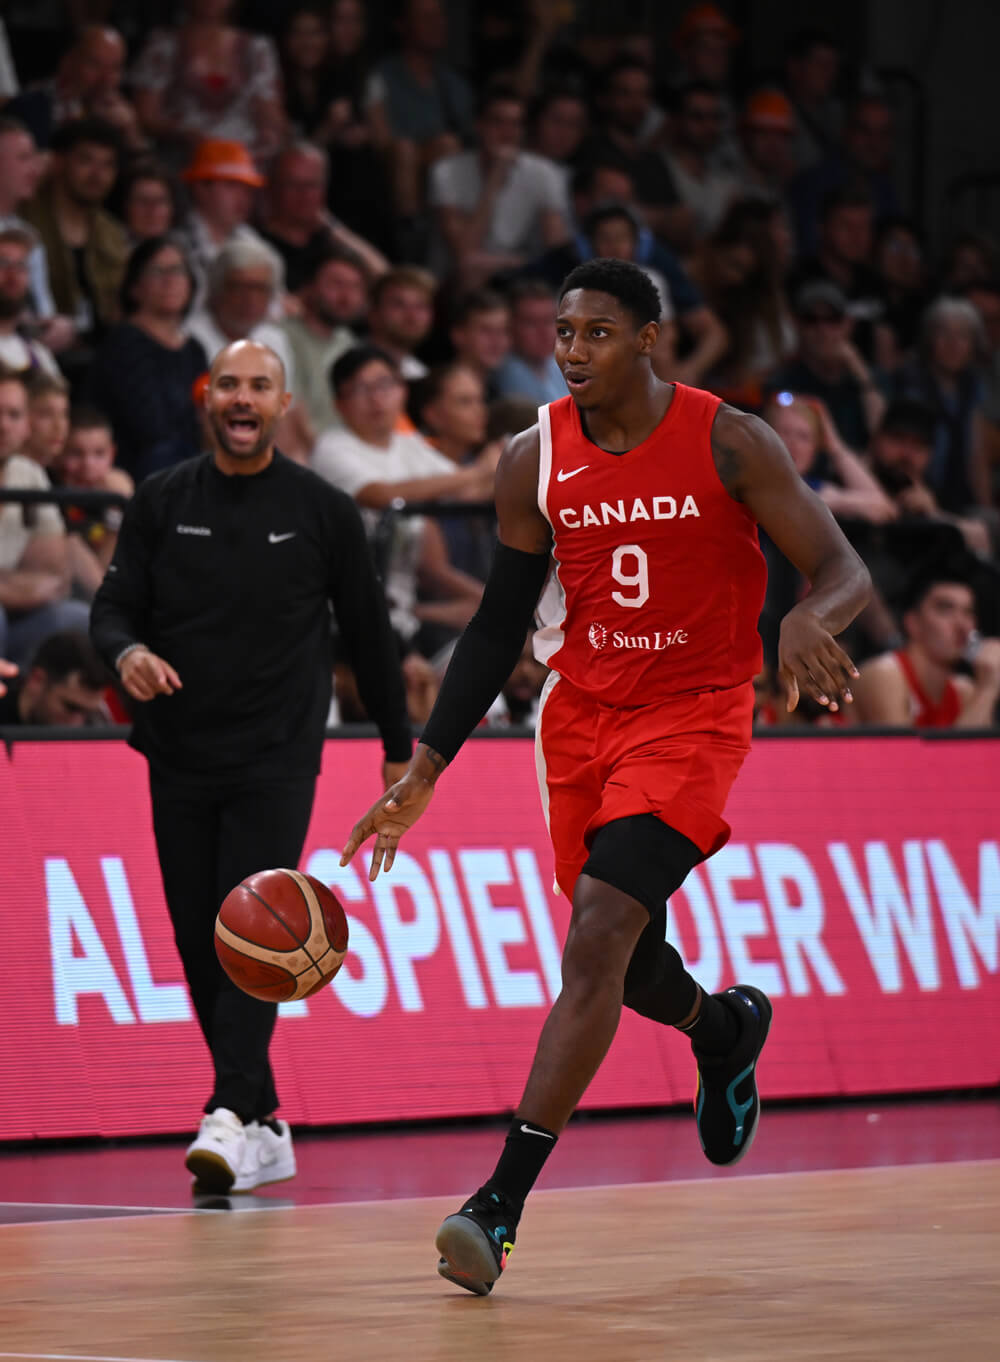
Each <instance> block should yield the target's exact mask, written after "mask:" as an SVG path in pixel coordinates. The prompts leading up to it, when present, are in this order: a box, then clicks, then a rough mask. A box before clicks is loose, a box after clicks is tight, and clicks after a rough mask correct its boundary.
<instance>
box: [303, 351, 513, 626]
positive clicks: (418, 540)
mask: <svg viewBox="0 0 1000 1362" xmlns="http://www.w3.org/2000/svg"><path fill="white" fill-rule="evenodd" d="M331 381H332V386H333V391H334V396H335V398H336V402H337V406H338V408H339V410H340V415H341V418H342V420H343V422H344V429H342V430H331V431H328V432H327V434H326V435H324V436H323V437H322V438H321V440H320V441H319V444H318V445H317V446H316V449H315V452H314V453H313V458H312V468H313V471H314V472H316V473H318V474H319V475H320V476H321V477H324V478H326V479H327V480H328V481H329V482H332V483H333V484H334V485H335V486H337V487H340V488H342V489H343V490H344V491H345V492H347V493H348V494H349V495H350V496H352V497H353V498H354V500H355V501H356V502H357V503H358V505H359V506H360V507H361V508H362V515H363V516H364V518H365V521H366V524H367V526H368V530H369V534H371V535H374V533H375V530H376V527H377V526H378V524H379V521H380V519H381V515H382V513H383V512H385V511H386V510H388V509H389V508H390V507H392V506H393V504H394V503H395V502H397V501H436V500H442V501H447V500H452V501H486V500H491V499H492V496H493V474H494V472H495V469H496V455H495V453H493V452H492V451H491V453H490V454H488V455H487V456H486V458H485V459H478V460H476V461H474V462H473V463H471V464H467V465H465V466H464V467H462V468H456V467H455V465H454V464H453V463H452V461H451V460H450V459H448V458H446V457H445V456H444V455H443V454H439V453H438V451H437V450H436V449H433V448H432V447H431V446H430V445H429V444H428V443H427V441H426V440H425V439H424V438H423V436H422V435H418V434H417V433H416V432H415V431H414V432H404V431H401V430H400V429H399V420H400V417H401V416H402V414H403V409H404V405H405V400H406V385H405V383H404V382H403V379H402V377H401V376H400V373H399V370H398V368H397V366H396V364H395V362H394V361H393V359H392V358H391V356H390V355H388V354H387V353H386V352H385V351H382V350H379V349H378V348H377V347H376V346H373V345H359V346H357V347H356V348H355V349H353V350H348V351H347V353H346V354H344V355H342V356H341V357H340V359H338V360H337V362H336V364H334V366H333V372H332V375H331ZM385 576H386V599H387V600H388V602H389V615H390V618H391V620H392V624H393V628H394V629H395V630H396V632H397V634H398V635H399V637H400V638H401V640H402V642H403V645H404V648H405V649H406V650H407V651H409V649H410V648H411V647H412V646H413V644H414V641H415V639H416V635H417V633H418V632H419V630H420V627H421V624H422V623H427V624H434V625H439V626H442V627H444V628H445V629H451V630H458V629H461V628H463V627H464V626H465V624H467V623H468V621H469V619H470V618H471V617H472V614H473V612H474V611H475V609H476V607H477V605H478V604H479V598H480V595H481V592H482V583H480V582H477V581H476V580H475V579H474V578H472V577H468V576H467V575H466V574H465V573H463V572H459V571H458V570H457V569H456V568H454V567H453V566H452V565H451V563H450V562H449V560H448V555H447V549H446V547H445V543H444V537H443V535H442V534H441V530H440V528H439V527H438V525H437V523H436V522H435V521H434V520H433V519H429V518H425V517H423V516H405V517H403V516H400V517H399V518H398V522H397V524H396V526H395V528H394V530H393V535H392V544H391V551H390V556H389V563H388V568H387V571H386V574H385ZM418 579H419V582H420V585H421V586H423V587H424V588H425V589H426V594H427V595H428V596H431V597H433V599H432V600H430V601H427V602H422V603H420V604H418V602H417V586H418Z"/></svg>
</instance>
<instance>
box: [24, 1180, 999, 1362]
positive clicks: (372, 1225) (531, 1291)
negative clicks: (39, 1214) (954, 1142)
mask: <svg viewBox="0 0 1000 1362" xmlns="http://www.w3.org/2000/svg"><path fill="white" fill-rule="evenodd" d="M454 1209H455V1204H454V1200H453V1199H447V1200H446V1199H441V1198H433V1199H425V1200H419V1201H391V1202H369V1203H364V1204H361V1203H359V1204H353V1205H351V1204H345V1205H340V1206H306V1207H302V1206H299V1207H294V1208H291V1209H272V1210H266V1211H261V1212H259V1213H253V1214H245V1215H226V1214H223V1213H203V1214H177V1215H165V1216H149V1217H144V1218H134V1219H119V1220H104V1221H93V1220H91V1221H76V1222H67V1223H62V1224H54V1223H49V1224H31V1225H11V1226H6V1227H4V1228H3V1229H0V1359H7V1358H14V1357H19V1358H30V1359H51V1358H59V1357H62V1358H66V1357H76V1358H89V1359H121V1360H122V1362H137V1360H139V1359H141V1360H142V1362H258V1360H259V1362H321V1360H323V1362H333V1360H334V1359H337V1360H338V1362H339V1359H344V1362H354V1360H355V1359H357V1360H358V1362H369V1360H371V1362H402V1360H403V1359H406V1360H407V1362H478V1359H484V1360H485V1359H488V1360H489V1362H507V1359H511V1362H528V1360H529V1359H530V1362H535V1359H543V1360H544V1362H650V1360H651V1359H670V1362H806V1359H817V1360H819V1362H822V1360H823V1359H833V1358H838V1359H839V1358H845V1359H852V1360H853V1362H875V1360H876V1359H879V1360H880V1362H896V1359H899V1360H900V1362H902V1360H903V1359H905V1362H997V1359H998V1358H1000V1308H998V1307H1000V1161H989V1162H980V1163H953V1164H934V1165H917V1166H910V1167H889V1168H869V1169H856V1170H850V1171H839V1172H832V1173H830V1172H812V1173H790V1174H776V1175H768V1176H762V1177H741V1178H739V1179H734V1180H732V1181H726V1180H718V1179H714V1180H711V1181H705V1182H686V1183H676V1182H675V1183H656V1184H635V1185H632V1186H622V1187H608V1188H599V1187H592V1188H584V1189H577V1190H562V1189H560V1190H558V1191H547V1192H539V1193H537V1194H536V1196H535V1197H534V1198H533V1199H532V1201H531V1203H529V1209H528V1212H527V1214H526V1217H525V1220H524V1221H523V1222H522V1225H521V1231H520V1235H519V1243H518V1246H517V1249H516V1250H515V1253H514V1255H513V1257H512V1259H511V1263H510V1266H509V1267H508V1269H507V1271H506V1273H505V1274H504V1277H503V1279H502V1280H501V1282H500V1283H499V1285H498V1286H497V1287H496V1289H495V1291H494V1294H493V1295H492V1296H491V1297H489V1298H487V1299H480V1298H477V1297H473V1296H470V1295H467V1294H466V1293H465V1292H461V1291H458V1290H456V1289H455V1288H454V1287H451V1286H449V1284H448V1283H446V1282H443V1281H441V1280H440V1279H439V1278H438V1277H437V1275H436V1273H435V1271H434V1265H435V1254H434V1249H433V1236H434V1231H435V1229H436V1227H437V1224H438V1222H439V1220H440V1219H441V1217H442V1216H443V1215H445V1214H447V1213H448V1212H450V1211H451V1210H454Z"/></svg>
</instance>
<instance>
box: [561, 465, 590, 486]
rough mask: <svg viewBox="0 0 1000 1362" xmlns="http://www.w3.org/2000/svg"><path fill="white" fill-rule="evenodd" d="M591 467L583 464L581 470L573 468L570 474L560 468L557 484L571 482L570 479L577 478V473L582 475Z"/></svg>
mask: <svg viewBox="0 0 1000 1362" xmlns="http://www.w3.org/2000/svg"><path fill="white" fill-rule="evenodd" d="M589 467H590V464H589V463H582V464H581V465H580V467H579V468H572V469H570V471H569V472H568V473H567V472H566V470H565V469H563V468H560V470H559V472H558V473H557V474H556V482H569V480H570V478H575V477H576V475H577V473H582V472H583V471H584V470H585V469H587V468H589Z"/></svg>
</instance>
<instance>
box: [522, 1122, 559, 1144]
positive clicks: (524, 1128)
mask: <svg viewBox="0 0 1000 1362" xmlns="http://www.w3.org/2000/svg"><path fill="white" fill-rule="evenodd" d="M521 1130H522V1132H523V1133H524V1134H525V1135H541V1137H542V1139H543V1140H554V1139H555V1138H556V1137H555V1136H554V1135H550V1134H549V1132H548V1131H547V1130H535V1129H534V1127H532V1126H526V1125H524V1124H523V1123H522V1125H521Z"/></svg>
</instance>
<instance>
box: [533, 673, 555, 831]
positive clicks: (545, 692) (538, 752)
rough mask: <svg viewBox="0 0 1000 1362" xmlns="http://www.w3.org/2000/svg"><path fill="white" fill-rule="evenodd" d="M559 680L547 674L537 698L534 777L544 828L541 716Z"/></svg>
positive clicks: (546, 801)
mask: <svg viewBox="0 0 1000 1362" xmlns="http://www.w3.org/2000/svg"><path fill="white" fill-rule="evenodd" d="M558 680H559V673H558V672H549V674H548V676H547V677H546V678H545V685H544V686H543V687H542V693H541V695H540V696H539V697H538V714H537V716H536V718H535V775H536V776H537V777H538V794H539V796H540V798H541V801H542V814H543V816H544V818H545V826H546V827H547V828H549V831H551V828H550V827H549V781H548V767H547V765H546V762H545V748H544V747H543V746H542V715H543V714H544V713H545V702H546V700H548V698H549V696H550V695H551V694H552V689H553V687H554V686H555V684H556V682H557V681H558Z"/></svg>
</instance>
